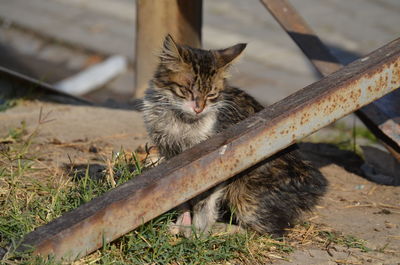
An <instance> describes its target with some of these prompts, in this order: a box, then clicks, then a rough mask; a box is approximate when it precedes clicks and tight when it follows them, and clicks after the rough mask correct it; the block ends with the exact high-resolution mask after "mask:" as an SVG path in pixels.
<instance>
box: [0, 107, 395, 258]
mask: <svg viewBox="0 0 400 265" xmlns="http://www.w3.org/2000/svg"><path fill="white" fill-rule="evenodd" d="M40 110H41V111H40ZM40 112H41V114H40ZM39 117H41V118H40V120H41V124H39V122H38V121H39ZM22 121H25V122H26V128H25V129H26V130H27V131H28V132H33V131H35V130H36V131H37V136H36V137H35V139H34V143H33V146H32V148H33V150H36V151H37V152H38V154H40V157H41V158H42V160H43V163H44V164H46V165H47V166H49V167H58V168H60V169H61V168H63V167H65V166H66V165H68V164H86V165H87V164H92V165H99V166H101V165H104V164H105V163H106V160H107V158H108V157H110V156H111V154H112V152H113V151H114V152H117V151H119V150H121V148H123V149H124V150H125V151H133V150H135V149H136V148H137V147H138V146H139V145H141V144H145V143H146V142H147V141H148V138H147V136H146V132H145V128H144V125H143V122H142V120H141V115H140V113H138V112H134V111H127V110H113V109H106V108H99V107H87V106H72V105H62V104H54V103H43V102H39V101H32V102H26V101H24V102H22V103H19V104H18V106H17V107H14V108H12V109H9V110H7V111H5V112H0V136H4V135H7V134H8V132H9V130H10V129H13V128H16V127H20V126H21V122H22ZM301 148H302V149H303V150H304V151H305V152H306V153H307V155H308V157H309V158H310V159H311V160H312V161H313V162H314V163H315V164H316V165H317V166H318V167H319V169H320V170H321V171H322V173H323V174H324V175H325V176H326V177H327V178H328V180H329V182H330V185H329V191H328V193H327V194H326V196H325V197H324V198H323V200H322V201H321V203H320V205H319V206H318V207H317V209H316V211H315V212H313V213H312V214H310V215H307V216H305V217H304V218H305V220H306V221H308V222H310V223H312V225H313V227H318V226H324V227H329V228H330V229H331V230H332V231H334V232H336V233H339V234H344V235H351V236H353V237H354V238H356V239H362V240H365V242H364V246H365V248H364V249H363V248H355V247H345V246H341V245H335V246H334V247H330V246H327V245H326V246H324V247H321V246H319V245H317V244H313V243H310V244H304V245H302V246H301V247H299V248H298V249H296V250H295V251H294V252H293V253H291V254H289V256H288V260H289V261H285V260H281V261H279V260H277V261H274V263H276V264H400V187H393V186H383V185H379V184H375V183H372V182H370V181H368V180H366V179H365V178H363V177H362V176H360V175H361V171H360V166H361V164H362V163H363V160H362V158H360V157H359V156H357V155H356V154H354V153H353V152H350V151H343V150H340V149H339V148H337V147H336V146H333V145H329V144H310V143H306V144H301ZM310 242H312V241H310ZM363 250H367V251H366V252H363Z"/></svg>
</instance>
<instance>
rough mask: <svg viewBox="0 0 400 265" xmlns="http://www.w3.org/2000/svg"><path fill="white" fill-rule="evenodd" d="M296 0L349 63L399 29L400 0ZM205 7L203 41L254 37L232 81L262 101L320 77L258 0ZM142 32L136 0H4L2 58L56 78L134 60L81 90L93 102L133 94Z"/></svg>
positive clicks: (0, 5) (219, 43)
mask: <svg viewBox="0 0 400 265" xmlns="http://www.w3.org/2000/svg"><path fill="white" fill-rule="evenodd" d="M292 4H293V5H294V6H295V8H296V9H297V11H298V12H299V13H300V14H301V15H302V16H303V18H305V20H306V22H308V24H309V25H310V26H311V28H312V29H313V30H314V31H315V32H316V33H317V35H318V36H319V37H320V38H321V39H322V40H323V42H324V43H325V44H326V45H327V46H328V47H329V49H330V50H331V51H332V53H333V54H334V55H336V56H337V57H338V58H339V59H340V60H341V61H342V62H344V63H349V62H351V61H353V60H354V59H356V58H358V57H360V56H362V55H365V54H367V53H369V52H371V51H373V50H374V49H376V48H378V47H380V46H382V45H384V44H385V43H387V42H389V41H391V40H393V39H395V38H396V37H398V36H399V35H400V34H399V33H400V28H399V24H400V16H399V12H400V1H398V0H351V1H343V0H323V1H321V0H296V1H292ZM202 13H203V27H202V45H203V47H204V48H206V49H212V48H224V47H227V46H230V45H233V44H236V43H238V42H247V43H248V47H247V48H246V50H245V54H244V56H243V58H242V60H241V62H240V63H239V64H237V65H236V67H235V68H234V69H233V71H232V76H233V78H232V80H231V83H232V84H233V85H236V86H239V87H241V88H243V89H245V90H247V91H248V92H249V93H250V94H252V95H254V96H255V97H256V98H257V99H258V100H259V101H261V102H262V103H263V104H271V103H274V102H276V101H278V100H280V99H282V98H284V97H285V96H288V95H289V94H291V93H293V92H295V91H296V90H298V89H300V88H302V87H304V86H306V85H308V84H311V83H312V82H314V81H316V80H318V79H319V78H320V77H319V76H318V74H317V73H316V72H315V71H314V69H313V67H312V66H311V65H310V64H309V63H308V61H307V59H306V58H305V57H304V56H303V54H302V52H301V51H300V50H299V48H297V46H296V45H295V44H294V43H293V41H292V40H291V39H290V38H289V37H288V36H287V34H286V33H285V32H284V31H283V30H282V29H281V28H280V26H279V25H278V24H277V22H276V21H275V20H274V19H273V18H272V16H271V15H270V14H269V13H268V11H267V10H266V9H265V8H264V7H263V6H262V4H261V3H260V2H259V1H255V0H253V1H243V0H218V1H212V0H204V1H203V10H202ZM149 15H150V16H151V14H149ZM135 36H136V1H134V0H112V1H109V0H29V1H26V0H12V1H11V0H0V65H1V66H5V67H7V68H9V69H12V70H15V71H17V72H20V73H23V74H26V75H28V76H30V77H34V78H36V79H39V80H41V81H45V82H48V83H50V84H57V83H58V82H60V81H62V80H65V79H68V78H70V77H71V76H74V75H76V74H78V73H80V72H82V71H83V70H85V69H88V68H90V67H93V66H94V65H97V64H99V63H101V62H103V61H104V60H106V59H107V58H109V57H110V56H114V55H118V56H123V58H126V62H127V64H123V66H122V68H121V69H120V70H121V71H118V73H116V74H115V75H114V76H113V77H112V78H111V80H110V81H107V82H104V84H100V85H98V84H97V85H95V88H96V89H95V90H92V91H90V92H87V93H84V94H83V95H81V96H83V97H84V98H86V99H89V100H91V101H94V102H116V103H118V102H127V101H129V100H131V99H132V97H133V95H134V90H135V80H134V78H135V75H134V73H135V64H134V60H135ZM153 54H157V50H154V51H153Z"/></svg>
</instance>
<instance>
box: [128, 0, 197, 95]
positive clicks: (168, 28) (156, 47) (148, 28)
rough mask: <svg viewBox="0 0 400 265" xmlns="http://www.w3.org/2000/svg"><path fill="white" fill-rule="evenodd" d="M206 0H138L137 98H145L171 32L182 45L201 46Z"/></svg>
mask: <svg viewBox="0 0 400 265" xmlns="http://www.w3.org/2000/svg"><path fill="white" fill-rule="evenodd" d="M202 2H203V1H202V0H138V1H137V16H136V17H137V23H136V53H135V54H136V60H135V93H134V97H135V98H140V97H143V95H144V91H145V90H146V88H147V83H148V81H149V80H150V79H151V78H152V76H153V73H154V70H155V67H156V65H157V62H158V60H157V57H156V54H157V53H158V52H159V51H160V47H161V45H162V41H163V39H164V37H165V36H166V35H167V34H168V33H169V34H171V35H172V36H173V38H174V39H175V40H176V41H177V42H178V43H181V44H186V45H190V46H192V47H198V48H200V47H201V25H202Z"/></svg>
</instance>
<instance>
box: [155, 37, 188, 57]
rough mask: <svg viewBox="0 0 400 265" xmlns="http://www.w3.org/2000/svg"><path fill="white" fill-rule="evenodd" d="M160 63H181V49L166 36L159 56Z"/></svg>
mask: <svg viewBox="0 0 400 265" xmlns="http://www.w3.org/2000/svg"><path fill="white" fill-rule="evenodd" d="M160 59H161V62H166V63H169V62H183V60H182V47H180V46H179V45H178V44H177V43H176V42H175V41H174V39H173V38H172V36H171V35H170V34H168V35H167V36H166V37H165V39H164V42H163V49H162V51H161V54H160Z"/></svg>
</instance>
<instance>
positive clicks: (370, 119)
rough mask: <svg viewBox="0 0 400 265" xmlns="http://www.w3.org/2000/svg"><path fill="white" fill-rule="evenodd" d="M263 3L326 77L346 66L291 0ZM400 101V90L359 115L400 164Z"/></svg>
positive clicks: (366, 107) (265, 0)
mask: <svg viewBox="0 0 400 265" xmlns="http://www.w3.org/2000/svg"><path fill="white" fill-rule="evenodd" d="M261 2H262V4H263V5H264V6H265V7H266V8H267V9H268V11H269V12H270V13H271V14H272V16H273V17H274V18H275V19H276V20H277V21H278V23H279V24H280V25H281V26H282V28H283V29H284V30H285V31H286V32H287V33H288V34H289V36H290V37H291V38H292V39H293V40H294V42H295V43H296V44H297V45H298V46H299V47H300V49H301V50H302V51H303V53H304V54H305V55H306V56H307V58H308V59H309V60H310V61H311V63H312V64H313V65H314V67H315V68H316V69H317V70H318V71H319V72H320V73H321V74H322V75H323V76H327V75H329V74H331V73H333V72H335V71H337V70H339V69H340V68H342V67H343V65H342V64H341V63H340V62H339V60H338V59H337V58H335V57H334V56H333V55H332V54H331V53H330V51H329V49H328V48H327V47H326V46H325V45H324V44H323V43H322V41H321V40H320V39H319V38H318V36H317V35H316V34H315V33H314V32H313V30H312V29H311V28H310V27H309V26H308V25H307V23H306V22H305V21H304V19H303V18H302V17H301V16H300V14H299V13H298V12H297V11H296V9H295V8H294V7H293V6H292V5H291V4H290V3H289V1H288V0H261ZM364 58H367V57H364ZM399 102H400V90H397V91H395V92H393V93H391V94H389V95H386V96H385V97H383V98H381V99H379V100H377V101H375V102H372V103H371V104H369V105H367V106H365V107H363V108H361V109H360V110H358V111H356V114H357V116H358V117H359V118H360V119H361V120H362V121H363V122H364V124H365V125H366V126H367V127H368V128H369V129H370V130H371V131H372V132H373V133H374V134H375V135H376V136H377V138H378V139H380V140H382V141H383V143H384V144H385V146H386V148H387V149H388V150H389V151H390V152H391V153H392V154H393V155H394V156H395V157H396V158H397V159H398V160H399V161H400V104H399Z"/></svg>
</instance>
